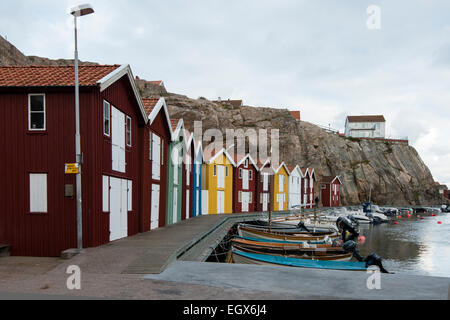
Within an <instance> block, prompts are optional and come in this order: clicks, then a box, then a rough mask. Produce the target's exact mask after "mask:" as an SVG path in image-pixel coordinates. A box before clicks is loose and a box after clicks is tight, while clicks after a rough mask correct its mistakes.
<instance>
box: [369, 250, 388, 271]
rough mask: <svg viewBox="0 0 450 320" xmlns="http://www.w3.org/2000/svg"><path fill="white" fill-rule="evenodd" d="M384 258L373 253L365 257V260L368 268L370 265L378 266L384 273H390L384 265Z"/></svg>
mask: <svg viewBox="0 0 450 320" xmlns="http://www.w3.org/2000/svg"><path fill="white" fill-rule="evenodd" d="M382 260H383V259H382V258H381V257H380V256H379V255H377V254H376V253H371V254H369V255H368V256H367V257H366V258H365V259H364V262H365V263H366V268H368V267H370V266H377V267H378V268H380V271H381V272H382V273H389V272H388V271H387V270H386V269H385V268H384V267H383V263H382Z"/></svg>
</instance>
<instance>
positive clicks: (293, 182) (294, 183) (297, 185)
mask: <svg viewBox="0 0 450 320" xmlns="http://www.w3.org/2000/svg"><path fill="white" fill-rule="evenodd" d="M287 167H288V169H289V189H288V190H289V195H288V209H289V210H291V209H292V207H294V206H298V207H296V209H300V206H301V204H302V171H301V170H300V167H299V166H287Z"/></svg>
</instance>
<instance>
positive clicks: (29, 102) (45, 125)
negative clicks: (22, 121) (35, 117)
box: [28, 93, 47, 132]
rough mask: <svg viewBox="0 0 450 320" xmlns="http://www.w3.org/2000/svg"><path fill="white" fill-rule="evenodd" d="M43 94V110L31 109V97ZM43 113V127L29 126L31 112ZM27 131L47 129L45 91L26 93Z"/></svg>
mask: <svg viewBox="0 0 450 320" xmlns="http://www.w3.org/2000/svg"><path fill="white" fill-rule="evenodd" d="M33 96H43V97H44V101H43V102H44V110H43V111H31V97H33ZM32 112H33V113H44V128H42V129H33V128H31V113H32ZM28 131H30V132H45V131H47V97H46V95H45V93H29V94H28Z"/></svg>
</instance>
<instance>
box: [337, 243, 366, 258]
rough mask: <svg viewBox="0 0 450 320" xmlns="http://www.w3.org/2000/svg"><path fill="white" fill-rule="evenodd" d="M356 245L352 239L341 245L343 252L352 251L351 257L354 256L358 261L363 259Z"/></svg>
mask: <svg viewBox="0 0 450 320" xmlns="http://www.w3.org/2000/svg"><path fill="white" fill-rule="evenodd" d="M357 247H358V245H357V244H356V242H355V241H353V240H349V241H347V242H345V243H344V245H343V246H342V248H343V249H344V251H345V252H352V253H353V257H355V258H356V260H358V261H359V262H362V261H364V258H363V257H362V256H361V255H360V254H359V251H358V249H357Z"/></svg>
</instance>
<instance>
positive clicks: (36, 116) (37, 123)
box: [30, 112, 45, 129]
mask: <svg viewBox="0 0 450 320" xmlns="http://www.w3.org/2000/svg"><path fill="white" fill-rule="evenodd" d="M44 119H45V114H44V113H43V112H32V113H31V114H30V129H45V127H44V122H45V120H44Z"/></svg>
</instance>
